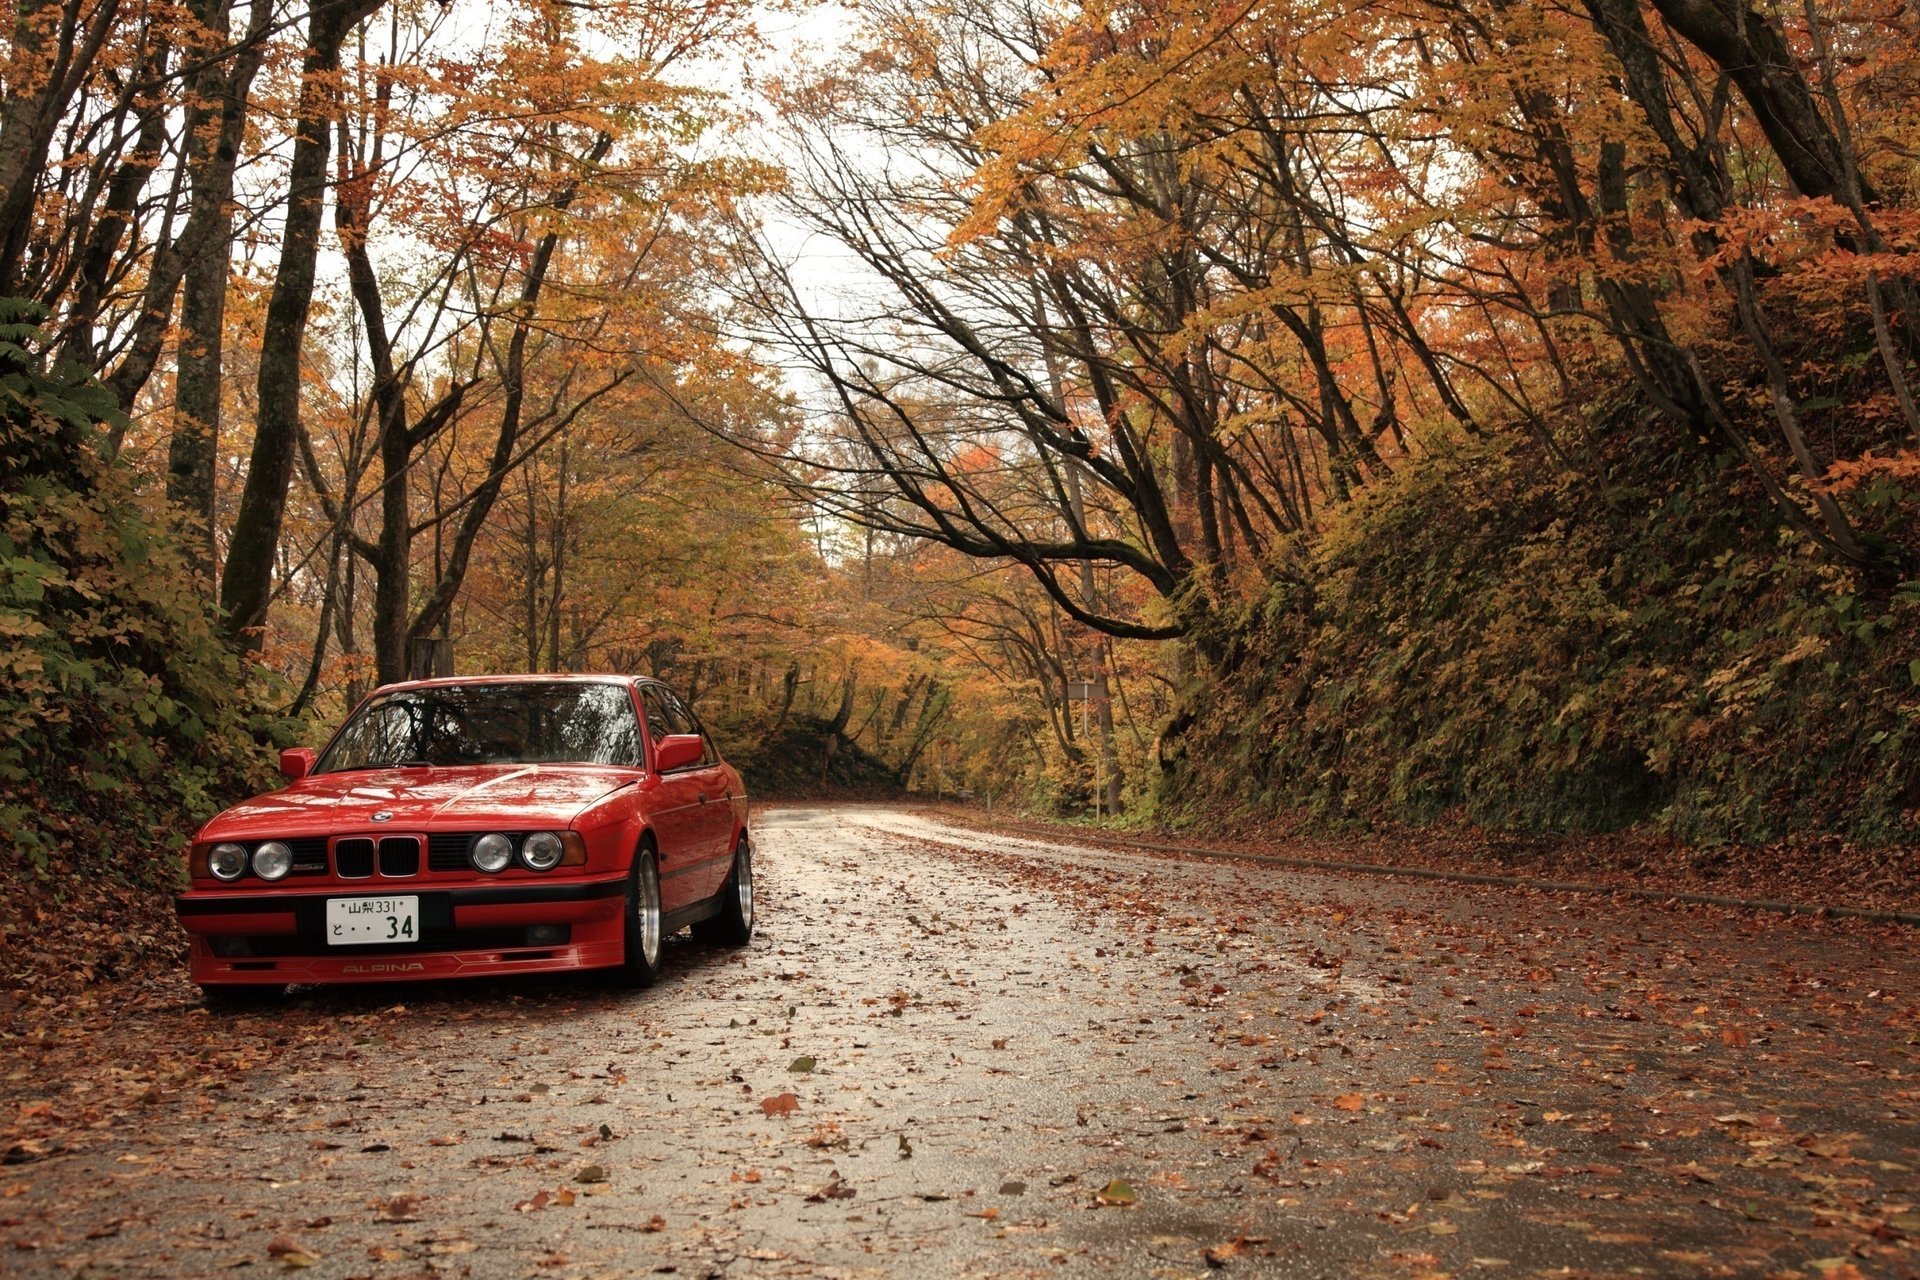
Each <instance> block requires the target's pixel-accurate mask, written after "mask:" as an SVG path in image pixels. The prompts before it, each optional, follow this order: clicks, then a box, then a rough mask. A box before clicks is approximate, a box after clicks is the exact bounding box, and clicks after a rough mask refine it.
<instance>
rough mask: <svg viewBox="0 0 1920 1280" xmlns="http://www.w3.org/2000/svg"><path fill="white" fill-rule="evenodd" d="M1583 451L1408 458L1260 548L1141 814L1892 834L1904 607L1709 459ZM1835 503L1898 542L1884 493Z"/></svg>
mask: <svg viewBox="0 0 1920 1280" xmlns="http://www.w3.org/2000/svg"><path fill="white" fill-rule="evenodd" d="M1625 415H1626V410H1624V409H1622V410H1620V411H1618V412H1617V413H1616V414H1615V415H1614V416H1615V417H1616V419H1617V418H1620V417H1624V416H1625ZM1594 439H1595V441H1596V442H1597V443H1596V444H1594V445H1593V446H1592V450H1593V451H1594V452H1596V453H1597V454H1598V455H1599V456H1597V457H1595V456H1591V454H1590V456H1589V457H1587V458H1583V459H1581V465H1580V467H1579V469H1578V471H1577V472H1576V471H1575V470H1574V469H1573V468H1570V467H1562V466H1556V465H1555V464H1554V463H1553V462H1552V461H1551V460H1550V459H1549V457H1548V456H1547V454H1546V451H1545V450H1544V449H1543V447H1542V446H1540V445H1539V444H1537V443H1535V442H1532V441H1524V442H1514V441H1512V440H1509V441H1507V442H1505V443H1500V444H1493V443H1489V444H1483V445H1478V446H1472V447H1469V448H1468V449H1467V450H1465V451H1461V452H1456V453H1454V454H1452V455H1451V456H1446V457H1434V458H1431V459H1429V460H1427V461H1426V462H1424V463H1423V464H1422V465H1420V466H1417V467H1407V468H1405V469H1404V470H1403V471H1402V472H1401V474H1399V475H1396V476H1395V477H1394V478H1393V479H1392V480H1390V481H1388V482H1387V483H1384V484H1381V485H1378V486H1376V487H1375V489H1374V491H1372V492H1370V493H1369V494H1367V495H1366V496H1365V497H1364V498H1363V499H1361V500H1360V502H1359V503H1357V504H1356V505H1355V506H1354V507H1353V508H1352V509H1351V510H1350V511H1349V512H1348V513H1346V514H1345V515H1344V516H1343V517H1342V518H1341V520H1340V521H1339V522H1338V525H1337V527H1336V528H1335V529H1333V530H1332V531H1331V532H1330V533H1329V534H1326V535H1323V536H1321V537H1320V538H1319V539H1317V540H1316V541H1315V542H1313V543H1312V544H1310V545H1308V544H1298V543H1297V544H1295V545H1293V546H1292V547H1290V548H1288V549H1287V551H1286V552H1285V558H1286V560H1287V563H1286V564H1285V566H1284V569H1285V572H1284V575H1283V580H1282V581H1281V582H1280V583H1279V584H1278V585H1276V586H1274V587H1273V588H1271V589H1270V590H1269V591H1267V592H1266V593H1265V594H1264V595H1263V596H1261V597H1260V598H1259V599H1257V600H1256V601H1254V602H1253V603H1251V604H1249V605H1247V606H1245V607H1243V608H1241V609H1239V610H1237V611H1236V612H1234V613H1232V614H1230V615H1228V616H1226V617H1224V618H1223V619H1222V620H1221V622H1220V623H1219V624H1218V628H1217V630H1216V632H1215V634H1214V635H1213V636H1212V637H1211V639H1212V641H1213V643H1214V645H1215V647H1216V652H1218V653H1220V654H1221V655H1222V658H1221V661H1220V663H1219V670H1218V673H1217V674H1218V676H1219V679H1218V680H1217V681H1215V682H1212V683H1211V684H1202V685H1200V686H1199V687H1196V688H1195V689H1194V690H1193V691H1192V693H1191V694H1190V698H1189V702H1188V704H1187V709H1186V711H1185V713H1184V714H1182V715H1181V716H1180V717H1178V718H1177V719H1176V720H1175V722H1174V724H1173V726H1172V727H1171V728H1170V729H1169V730H1168V733H1167V735H1166V736H1165V737H1164V738H1163V740H1162V744H1161V755H1162V764H1163V767H1164V770H1165V773H1164V776H1163V778H1162V784H1161V788H1160V802H1161V809H1162V812H1163V813H1164V814H1165V815H1166V816H1168V817H1170V818H1173V819H1175V820H1181V819H1185V820H1188V821H1191V820H1193V819H1195V818H1198V817H1202V816H1214V815H1222V814H1224V815H1232V816H1237V817H1243V818H1244V817H1251V818H1269V817H1272V816H1274V815H1277V814H1285V813H1288V812H1297V813H1301V814H1304V815H1306V816H1308V817H1309V818H1311V819H1314V820H1317V821H1318V822H1320V823H1323V824H1327V825H1335V826H1354V825H1365V824H1368V823H1371V822H1375V821H1381V820H1386V821H1401V822H1425V821H1430V820H1432V819H1434V818H1436V817H1439V816H1441V815H1443V814H1448V813H1452V814H1454V815H1455V816H1464V817H1465V818H1467V819H1469V820H1471V821H1472V822H1474V823H1476V824H1479V825H1482V826H1485V827H1490V828H1496V829H1504V830H1514V831H1536V832H1539V831H1606V830H1615V829H1619V828H1622V827H1626V826H1634V825H1638V826H1644V827H1648V828H1651V829H1654V830H1660V831H1665V832H1668V833H1671V834H1673V835H1677V836H1679V837H1682V838H1683V839H1686V840H1689V841H1692V842H1695V843H1718V842H1722V841H1741V842H1752V841H1762V840H1767V839H1772V838H1776V837H1779V836H1782V835H1792V834H1796V833H1808V832H1827V833H1841V834H1845V835H1847V836H1851V837H1854V838H1859V839H1865V840H1871V841H1876V842H1889V841H1892V842H1904V841H1908V840H1911V839H1913V838H1914V837H1915V835H1916V834H1920V827H1917V826H1916V812H1915V811H1916V808H1920V733H1917V732H1916V727H1917V726H1916V717H1920V691H1917V690H1916V688H1915V685H1916V684H1917V683H1920V642H1916V636H1920V582H1914V581H1911V580H1907V581H1902V580H1900V578H1901V577H1902V575H1900V574H1898V573H1894V574H1890V575H1887V576H1886V577H1885V579H1884V580H1879V581H1870V580H1868V579H1866V578H1865V577H1864V576H1863V575H1862V574H1860V573H1858V572H1856V571H1853V570H1850V569H1845V568H1842V567H1840V566H1838V565H1837V564H1836V563H1835V561H1834V560H1833V559H1831V558H1829V557H1826V556H1823V555H1821V554H1820V553H1819V552H1818V551H1816V550H1815V549H1814V548H1812V547H1811V546H1810V545H1808V543H1807V542H1806V541H1805V540H1804V539H1802V538H1801V537H1800V536H1799V535H1797V534H1794V533H1791V532H1789V531H1785V530H1784V529H1783V528H1782V523H1781V521H1780V520H1779V519H1778V517H1777V515H1776V514H1775V512H1774V511H1773V510H1772V509H1771V508H1770V506H1769V504H1768V502H1767V500H1766V497H1765V495H1764V494H1763V493H1762V492H1761V491H1760V489H1759V486H1758V485H1757V484H1756V483H1755V482H1754V481H1753V480H1752V479H1751V477H1750V473H1748V472H1746V471H1744V470H1740V469H1738V468H1736V467H1735V466H1734V465H1733V464H1732V462H1731V461H1730V460H1728V459H1727V458H1726V457H1725V456H1724V455H1716V454H1714V453H1712V452H1710V451H1706V450H1702V451H1699V452H1695V453H1687V454H1675V453H1672V452H1667V453H1665V454H1664V455H1663V454H1662V453H1661V452H1660V451H1659V450H1658V449H1655V448H1651V447H1649V446H1650V443H1651V442H1650V441H1648V440H1647V439H1645V438H1641V437H1640V435H1639V433H1638V432H1637V431H1636V430H1635V429H1634V428H1633V426H1632V425H1631V423H1627V424H1620V423H1618V422H1616V423H1613V424H1604V423H1603V424H1601V425H1600V426H1599V427H1597V428H1596V429H1595V432H1594ZM1648 459H1655V460H1656V461H1654V462H1652V463H1649V462H1648V461H1647V460H1648ZM1851 505H1853V506H1854V508H1855V509H1856V510H1857V511H1860V512H1862V513H1863V516H1864V517H1865V519H1864V520H1863V532H1865V533H1867V534H1868V535H1869V536H1877V537H1878V538H1879V539H1881V545H1882V546H1887V545H1890V544H1889V543H1888V542H1887V541H1886V539H1888V538H1894V539H1901V540H1904V539H1907V538H1910V537H1911V534H1910V530H1911V529H1912V528H1913V527H1914V519H1913V517H1914V514H1915V502H1914V500H1913V497H1912V496H1911V495H1910V494H1909V493H1908V492H1907V491H1906V490H1904V489H1903V488H1901V487H1900V485H1899V484H1897V483H1894V481H1893V480H1891V479H1889V478H1888V477H1887V476H1885V475H1881V476H1879V477H1877V478H1875V479H1874V480H1872V482H1871V485H1870V486H1867V487H1864V488H1861V489H1858V490H1856V491H1855V492H1854V493H1852V494H1851ZM1874 526H1878V531H1877V534H1876V533H1875V529H1874ZM1906 576H1908V577H1911V576H1912V571H1911V569H1909V570H1908V571H1907V575H1906Z"/></svg>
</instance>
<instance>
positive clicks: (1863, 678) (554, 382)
mask: <svg viewBox="0 0 1920 1280" xmlns="http://www.w3.org/2000/svg"><path fill="white" fill-rule="evenodd" d="M13 12H14V20H13V21H12V22H11V23H10V24H9V25H8V27H7V29H6V34H5V35H4V36H0V88H3V89H4V102H3V103H0V299H5V301H4V303H0V306H4V307H5V308H6V309H7V310H6V315H5V324H6V328H5V331H4V343H3V344H0V385H4V387H5V389H6V395H7V397H8V398H7V402H6V406H5V409H6V413H7V419H6V430H7V435H6V437H5V440H4V442H0V449H3V450H4V452H0V475H4V477H5V480H6V484H5V487H4V492H3V493H0V519H4V538H5V540H6V541H5V542H4V544H0V563H4V565H5V574H6V578H5V582H4V587H3V588H0V592H3V595H4V598H3V599H0V665H4V666H5V667H6V668H7V669H8V670H9V672H10V673H11V676H10V679H9V681H8V683H7V687H6V689H5V691H4V693H0V716H3V717H4V722H5V723H6V724H7V725H8V727H9V731H10V734H11V742H10V744H9V746H8V747H7V748H6V751H5V753H0V809H4V811H5V812H6V813H8V814H10V815H13V818H11V819H10V820H9V821H8V822H7V824H6V825H7V826H8V827H9V828H15V829H21V828H29V829H32V830H33V831H34V832H35V834H33V835H31V836H30V837H26V838H23V837H21V836H19V835H18V834H17V833H16V831H14V830H10V838H12V839H13V840H14V842H15V844H16V847H17V848H19V849H21V850H23V851H24V854H23V857H24V855H31V854H34V851H35V850H39V851H40V854H39V855H36V856H39V857H41V858H42V860H44V852H45V850H46V849H48V848H51V847H54V846H55V845H58V844H60V843H62V842H70V841H72V840H74V839H79V838H81V837H80V836H78V835H76V834H74V833H75V832H78V831H81V830H83V829H84V830H87V831H94V830H98V829H99V824H101V823H107V824H109V825H111V824H113V823H115V822H119V821H123V820H124V821H125V822H126V823H127V824H129V825H128V830H129V831H130V832H131V833H132V834H131V835H130V837H129V838H132V839H136V840H139V841H141V842H143V843H145V844H147V845H156V844H158V845H161V846H164V845H166V844H168V843H169V842H171V843H173V844H177V843H178V842H179V841H180V840H183V839H184V838H185V837H186V835H187V834H188V833H189V832H190V830H191V826H192V824H193V823H194V822H195V821H196V820H197V818H198V817H199V816H204V815H205V812H206V811H207V810H208V808H209V807H210V806H212V805H214V804H215V803H216V802H217V800H219V799H222V798H224V797H225V796H227V795H228V794H230V793H231V792H232V791H233V790H235V789H238V788H243V787H244V786H246V785H251V784H254V783H257V782H258V781H259V773H258V771H259V765H260V763H262V762H264V760H265V759H266V757H267V755H268V754H269V747H270V746H271V745H272V744H273V743H275V742H279V741H291V740H293V739H294V738H295V737H297V736H304V737H306V738H307V739H309V740H310V739H312V738H313V737H315V736H317V735H319V734H321V733H323V732H324V731H325V730H326V729H327V728H328V727H330V726H331V725H332V724H334V723H336V722H337V720H338V718H339V716H340V715H341V714H342V713H343V712H344V711H345V709H346V708H347V707H348V706H350V705H351V704H352V703H353V702H355V701H356V700H357V699H358V698H359V697H360V696H362V695H363V694H364V693H365V692H366V691H367V690H368V689H370V688H371V687H372V686H373V685H374V684H375V683H379V682H386V681H391V680H395V679H400V678H405V677H408V676H412V675H417V674H425V673H431V672H438V671H446V670H459V671H463V672H464V671H478V670H514V669H527V670H613V671H624V672H637V673H644V674H651V675H657V676H660V677H663V678H665V679H668V680H669V681H671V682H673V683H675V684H676V685H678V686H679V687H681V688H682V690H683V691H684V692H685V693H686V694H687V696H688V697H689V699H690V700H691V701H692V702H693V703H694V704H695V705H696V706H697V707H698V709H699V710H700V711H701V713H702V715H703V716H704V717H705V718H706V719H707V720H708V721H709V722H710V723H711V724H712V725H713V726H714V727H715V729H716V731H717V732H718V733H719V735H720V737H721V739H722V742H723V744H724V745H725V746H726V748H727V750H728V751H729V753H730V754H732V755H734V756H736V757H737V758H739V759H740V760H741V761H742V762H743V763H745V764H747V765H748V767H749V775H750V777H751V778H753V779H754V780H755V784H756V786H757V787H759V788H760V789H761V790H763V791H766V790H772V791H779V792H785V793H788V794H794V793H805V792H809V791H819V790H821V789H823V788H824V789H827V790H838V791H841V792H859V791H871V790H877V789H883V788H898V787H912V788H915V789H920V790H925V791H928V792H934V793H949V792H954V791H963V792H967V793H970V794H974V795H978V796H981V797H982V798H989V797H991V798H1009V799H1012V800H1014V801H1016V802H1019V803H1024V804H1027V805H1030V806H1033V807H1036V808H1040V809H1048V810H1053V811H1057V812H1063V813H1080V812H1084V811H1086V810H1087V809H1088V808H1089V807H1094V808H1097V809H1098V810H1099V811H1101V812H1103V813H1106V814H1109V815H1119V814H1131V815H1134V816H1135V817H1138V816H1141V815H1144V814H1148V813H1157V814H1158V815H1159V816H1161V817H1163V818H1169V819H1173V820H1188V819H1196V820H1197V819H1201V818H1218V817H1219V816H1221V815H1223V814H1247V813H1254V814H1266V815H1274V814H1282V813H1302V814H1307V815H1310V816H1313V817H1315V818H1317V819H1320V820H1324V821H1332V822H1340V823H1367V822H1374V821H1378V820H1383V819H1397V820H1412V821H1426V820H1430V819H1432V818H1435V817H1439V816H1442V815H1445V814H1448V813H1451V812H1463V813H1465V814H1466V815H1468V816H1469V817H1471V818H1472V819H1473V820H1475V821H1478V822H1482V823H1486V824H1489V825H1495V826H1513V827H1522V828H1539V829H1556V830H1560V829H1593V828H1608V827H1615V826H1621V825H1628V824H1650V825H1653V826H1656V827H1661V828H1664V829H1667V830H1672V831H1675V832H1678V833H1680V834H1683V835H1685V836H1688V837H1689V838H1694V839H1699V840H1708V841H1713V840H1725V839H1760V838H1767V837H1771V836H1774V835H1777V834H1782V833H1788V832H1795V831H1832V830H1843V831H1847V832H1851V833H1854V834H1859V835H1865V836H1870V837H1872V838H1875V839H1892V840H1907V839H1911V837H1912V835H1913V833H1914V826H1913V823H1914V814H1915V812H1916V810H1920V783H1916V781H1915V779H1916V777H1917V776H1920V773H1917V771H1916V762H1917V760H1920V743H1916V741H1915V731H1914V718H1915V714H1916V709H1917V708H1920V701H1917V698H1920V695H1916V685H1920V652H1917V651H1916V650H1915V648H1914V642H1913V639H1912V637H1913V636H1914V635H1916V634H1920V629H1917V628H1916V627H1915V625H1914V624H1915V621H1916V619H1915V616H1914V614H1915V609H1916V605H1917V604H1920V585H1917V584H1916V579H1920V572H1916V567H1915V557H1916V552H1917V551H1920V539H1916V535H1915V533H1914V529H1915V519H1914V517H1915V515H1916V500H1915V496H1914V491H1915V487H1916V485H1917V484H1920V405H1917V404H1916V392H1915V390H1914V383H1915V379H1916V377H1920V364H1917V363H1916V361H1920V329H1916V327H1915V320H1914V314H1913V312H1914V306H1915V302H1916V290H1920V282H1917V281H1916V280H1915V278H1914V272H1913V267H1912V264H1913V261H1914V258H1913V254H1914V250H1915V244H1916V236H1920V221H1917V218H1920V200H1917V199H1916V193H1915V190H1914V184H1915V179H1916V172H1915V161H1914V157H1915V156H1916V155H1920V115H1917V112H1920V108H1916V106H1915V103H1916V102H1917V101H1920V95H1916V92H1915V90H1916V87H1920V86H1916V83H1915V79H1916V74H1917V73H1916V67H1917V66H1920V61H1917V60H1916V57H1915V54H1916V50H1917V48H1920V29H1917V28H1916V24H1917V23H1920V17H1916V16H1915V15H1914V14H1913V13H1911V12H1909V10H1908V8H1907V7H1906V6H1904V5H1900V4H1894V3H1891V2H1890V0H1887V2H1883V0H1859V2H1855V0H1804V2H1803V3H1801V4H1797V5H1785V4H1782V5H1769V6H1762V7H1749V6H1748V5H1747V4H1745V3H1744V2H1743V0H1645V2H1644V3H1643V2H1641V0H1580V3H1577V4H1571V5H1565V6H1544V7H1543V6H1535V5H1519V4H1512V3H1505V2H1503V0H1467V2H1463V3H1449V2H1444V0H1396V2H1395V3H1392V4H1380V3H1369V2H1366V0H1359V2H1354V0H1260V2H1254V3H1248V2H1244V0H1241V2H1236V3H1232V4H1228V5H1214V4H1201V3H1197V2H1193V0H1187V2H1183V3H1169V4H1159V3H1124V4H1071V3H1064V4H1050V3H1049V4H1043V3H1032V2H1030V0H959V3H956V4H948V5H943V6H940V7H938V8H936V9H926V8H924V7H922V6H917V5H908V4H903V3H897V0H853V2H852V3H849V4H846V5H843V6H840V7H838V8H835V9H832V10H820V11H816V12H812V13H809V12H808V11H807V10H806V9H805V7H804V6H802V7H800V8H798V9H788V8H780V9H774V8H762V7H756V6H752V5H749V4H747V3H744V0H705V2H702V3H695V4H665V3H659V2H658V0H593V2H591V3H585V4H582V3H575V2H572V0H569V2H568V3H564V4H561V3H549V2H547V0H496V2H493V3H480V2H479V0H447V2H446V3H437V2H436V3H431V4H422V3H400V2H398V0H386V2H384V3H383V0H320V2H318V3H312V2H310V0H240V2H239V3H233V2H231V0H179V2H175V0H16V3H15V5H14V11H13ZM820 32H825V33H826V36H825V38H824V39H820V40H816V41H815V42H814V43H813V44H808V43H806V42H805V41H802V40H800V39H799V38H798V35H797V34H796V33H799V34H805V33H816V34H817V33H820ZM129 690H142V691H144V692H141V693H138V694H134V693H129ZM90 726H91V727H90ZM129 735H130V736H129ZM163 776H164V777H166V778H168V779H170V780H171V781H170V782H169V784H168V785H169V786H170V787H172V788H173V789H172V790H170V791H167V792H166V793H165V795H164V797H162V798H161V799H157V800H155V802H154V805H153V806H151V807H145V808H141V809H139V810H138V811H137V812H135V811H133V810H124V811H121V812H120V813H119V814H118V815H117V816H116V813H115V812H114V807H113V806H112V805H110V804H107V803H105V802H103V801H102V800H101V797H102V796H108V795H113V794H119V793H122V792H126V791H140V792H141V793H142V794H152V789H151V786H150V784H151V783H152V781H153V780H154V779H156V778H160V777H163ZM26 814H35V815H40V816H39V817H38V819H37V820H36V821H34V822H28V821H25V820H24V819H21V818H20V815H26ZM20 865H22V866H24V865H28V863H27V862H26V861H22V862H21V863H20ZM35 865H37V864H35Z"/></svg>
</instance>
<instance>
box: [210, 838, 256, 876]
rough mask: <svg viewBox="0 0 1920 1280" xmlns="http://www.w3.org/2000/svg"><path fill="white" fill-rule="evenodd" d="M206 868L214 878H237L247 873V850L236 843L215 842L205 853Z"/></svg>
mask: <svg viewBox="0 0 1920 1280" xmlns="http://www.w3.org/2000/svg"><path fill="white" fill-rule="evenodd" d="M207 870H209V871H211V872H213V878H214V879H215V880H238V879H239V878H240V877H241V876H243V875H245V874H247V851H246V850H245V849H243V848H241V847H240V846H239V845H237V844H217V845H215V846H213V851H212V852H211V853H209V854H208V855H207Z"/></svg>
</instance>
